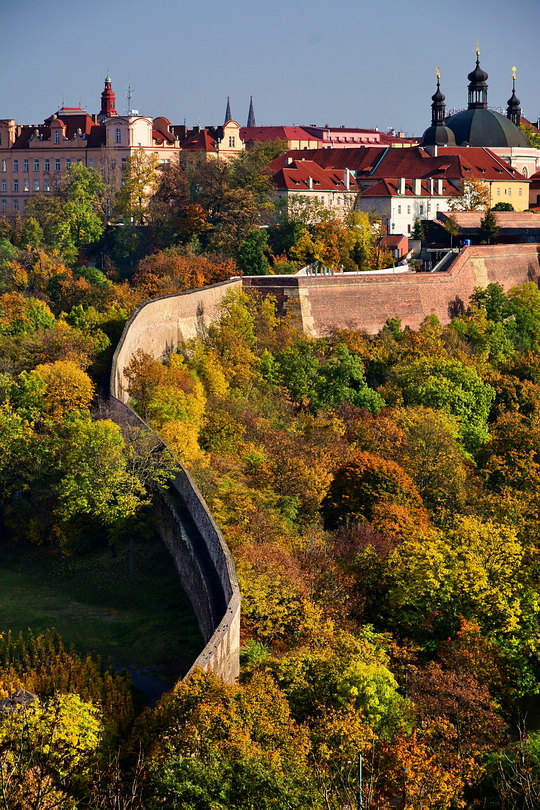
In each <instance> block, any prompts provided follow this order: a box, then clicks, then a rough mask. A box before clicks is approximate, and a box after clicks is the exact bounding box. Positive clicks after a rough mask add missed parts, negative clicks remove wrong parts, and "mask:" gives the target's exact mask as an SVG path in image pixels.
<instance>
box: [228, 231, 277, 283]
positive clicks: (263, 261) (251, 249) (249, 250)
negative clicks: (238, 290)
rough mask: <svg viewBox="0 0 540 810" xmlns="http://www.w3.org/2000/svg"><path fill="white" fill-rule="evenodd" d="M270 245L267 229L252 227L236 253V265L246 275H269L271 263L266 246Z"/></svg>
mask: <svg viewBox="0 0 540 810" xmlns="http://www.w3.org/2000/svg"><path fill="white" fill-rule="evenodd" d="M267 245H268V236H267V234H266V231H265V230H263V229H259V228H252V229H251V230H250V231H249V233H248V235H247V236H246V238H245V239H244V241H243V242H242V244H241V245H240V248H239V250H238V252H237V254H236V266H237V267H238V270H240V272H242V273H244V275H246V276H267V275H268V274H269V272H270V265H269V264H268V259H267V258H266V254H265V248H266V247H267Z"/></svg>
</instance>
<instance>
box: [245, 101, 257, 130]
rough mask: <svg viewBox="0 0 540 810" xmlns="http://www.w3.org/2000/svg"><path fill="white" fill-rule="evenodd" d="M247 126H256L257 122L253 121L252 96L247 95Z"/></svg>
mask: <svg viewBox="0 0 540 810" xmlns="http://www.w3.org/2000/svg"><path fill="white" fill-rule="evenodd" d="M246 126H248V127H256V126H257V124H256V123H255V111H254V109H253V96H250V97H249V112H248V119H247V125H246Z"/></svg>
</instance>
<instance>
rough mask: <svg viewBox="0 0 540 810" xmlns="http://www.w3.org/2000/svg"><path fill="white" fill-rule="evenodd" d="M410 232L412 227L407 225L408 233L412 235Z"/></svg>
mask: <svg viewBox="0 0 540 810" xmlns="http://www.w3.org/2000/svg"><path fill="white" fill-rule="evenodd" d="M410 232H411V226H410V225H407V233H410Z"/></svg>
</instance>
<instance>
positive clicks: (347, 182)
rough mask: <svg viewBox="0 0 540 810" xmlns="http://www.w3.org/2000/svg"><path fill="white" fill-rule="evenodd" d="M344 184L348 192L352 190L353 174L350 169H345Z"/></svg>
mask: <svg viewBox="0 0 540 810" xmlns="http://www.w3.org/2000/svg"><path fill="white" fill-rule="evenodd" d="M343 184H344V186H345V188H346V189H347V191H350V190H351V172H350V169H345V171H344V172H343Z"/></svg>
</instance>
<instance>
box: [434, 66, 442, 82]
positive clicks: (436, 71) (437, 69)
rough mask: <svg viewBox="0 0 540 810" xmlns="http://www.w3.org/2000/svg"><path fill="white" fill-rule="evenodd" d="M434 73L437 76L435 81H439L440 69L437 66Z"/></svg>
mask: <svg viewBox="0 0 540 810" xmlns="http://www.w3.org/2000/svg"><path fill="white" fill-rule="evenodd" d="M435 73H436V74H437V79H440V78H441V69H440V67H439V66H438V65H437V67H436V69H435Z"/></svg>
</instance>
